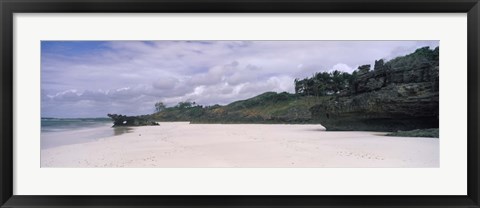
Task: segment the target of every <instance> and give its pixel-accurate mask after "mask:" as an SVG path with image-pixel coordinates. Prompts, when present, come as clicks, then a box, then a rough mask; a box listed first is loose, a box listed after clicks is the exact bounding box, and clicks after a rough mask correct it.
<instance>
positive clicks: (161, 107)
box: [155, 102, 167, 113]
mask: <svg viewBox="0 0 480 208" xmlns="http://www.w3.org/2000/svg"><path fill="white" fill-rule="evenodd" d="M166 108H167V106H165V104H163V102H157V103H155V112H157V113H158V112H160V111H163V110H165V109H166Z"/></svg>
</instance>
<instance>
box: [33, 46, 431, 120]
mask: <svg viewBox="0 0 480 208" xmlns="http://www.w3.org/2000/svg"><path fill="white" fill-rule="evenodd" d="M438 45H439V42H438V41H42V47H41V56H42V57H41V99H42V100H41V110H42V117H57V118H87V117H106V114H107V113H117V114H126V115H143V114H151V113H153V112H154V109H155V108H154V105H155V103H156V102H159V101H161V102H163V103H165V104H166V105H167V106H174V105H176V104H177V103H178V102H182V101H191V102H193V101H194V102H196V103H197V104H200V105H204V106H205V105H214V104H220V105H225V104H228V103H230V102H233V101H236V100H242V99H247V98H250V97H254V96H256V95H258V94H261V93H264V92H267V91H273V92H284V91H286V92H291V93H293V92H294V84H293V83H294V82H293V80H294V79H295V78H300V79H302V78H305V77H310V76H312V74H314V73H315V72H323V71H333V70H340V71H345V72H352V71H354V70H356V69H357V67H358V66H360V65H363V64H371V65H372V68H373V63H374V61H375V60H379V59H385V60H389V59H392V58H395V57H397V56H402V55H406V54H409V53H412V52H414V51H415V50H416V49H417V48H420V47H425V46H429V47H431V48H434V47H436V46H438Z"/></svg>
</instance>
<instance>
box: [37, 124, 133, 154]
mask: <svg viewBox="0 0 480 208" xmlns="http://www.w3.org/2000/svg"><path fill="white" fill-rule="evenodd" d="M112 126H113V121H112V120H111V119H110V118H42V119H41V134H40V135H41V136H40V141H41V142H40V146H41V149H47V148H51V147H57V146H62V145H69V144H78V143H85V142H92V141H95V140H98V139H100V138H105V137H110V136H115V135H120V134H123V133H128V132H130V131H131V129H130V128H112Z"/></svg>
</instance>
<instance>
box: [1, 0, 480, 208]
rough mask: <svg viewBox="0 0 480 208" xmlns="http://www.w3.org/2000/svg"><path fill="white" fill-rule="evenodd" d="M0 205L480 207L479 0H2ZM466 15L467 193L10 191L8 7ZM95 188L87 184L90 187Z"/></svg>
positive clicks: (10, 40) (85, 10)
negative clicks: (91, 193) (48, 193)
mask: <svg viewBox="0 0 480 208" xmlns="http://www.w3.org/2000/svg"><path fill="white" fill-rule="evenodd" d="M0 10H1V18H2V19H1V31H2V32H1V34H0V35H1V37H0V38H1V42H0V44H1V52H0V53H1V54H0V63H1V66H2V68H1V69H2V71H1V75H0V76H1V85H0V88H1V90H0V99H1V103H0V105H1V108H0V109H1V111H0V114H1V118H2V119H1V129H0V139H1V142H0V149H1V154H0V161H1V163H0V174H1V177H0V204H1V207H115V206H119V207H372V206H377V207H419V206H422V207H423V206H425V207H479V198H480V197H479V149H480V146H479V142H478V140H479V130H478V129H479V128H478V127H479V126H478V115H479V105H478V101H479V96H478V94H479V84H478V82H479V80H480V76H479V72H478V71H479V69H480V68H479V59H480V56H479V48H480V47H479V35H480V34H479V19H480V17H479V13H480V5H479V1H478V0H409V1H401V0H382V1H380V0H336V1H331V0H255V1H253V0H223V1H221V0H139V1H138V0H84V1H78V0H72V1H68V0H1V1H0ZM117 12H122V13H123V12H127V13H157V12H163V13H187V12H188V13H190V12H194V13H196V12H212V13H225V12H227V13H258V12H265V13H280V12H282V13H283V12H286V13H307V12H308V13H312V12H313V13H317V12H322V13H324V12H328V13H344V12H345V13H419V12H422V13H467V14H468V16H467V18H468V23H467V24H468V40H467V41H468V152H467V154H468V161H467V163H468V178H467V180H468V194H467V195H466V196H451V195H449V196H440V195H439V196H412V195H410V196H387V195H385V196H372V195H365V196H327V195H322V196H298V195H292V196H254V195H252V196H245V195H242V196H231V195H225V196H178V195H175V196H173V195H172V196H169V195H162V196H88V195H82V196H25V195H13V194H12V193H13V179H14V175H13V149H12V144H13V138H14V137H13V120H14V119H15V118H14V117H13V113H12V112H13V109H14V108H15V106H14V103H13V39H14V37H13V14H14V13H117ZM94 188H95V187H92V189H94Z"/></svg>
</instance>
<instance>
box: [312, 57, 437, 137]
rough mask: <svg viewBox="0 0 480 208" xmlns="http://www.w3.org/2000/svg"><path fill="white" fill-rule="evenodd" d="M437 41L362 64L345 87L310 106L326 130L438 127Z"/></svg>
mask: <svg viewBox="0 0 480 208" xmlns="http://www.w3.org/2000/svg"><path fill="white" fill-rule="evenodd" d="M438 53H439V49H438V47H437V48H435V49H434V50H431V49H429V48H428V47H425V48H420V49H417V50H416V51H415V52H414V53H412V54H409V55H407V56H403V57H398V58H395V59H393V60H391V61H388V62H386V63H384V61H383V60H378V61H375V65H374V69H373V70H370V65H363V66H360V67H359V69H358V73H357V75H356V77H355V79H354V81H353V86H352V88H351V89H350V90H349V92H346V93H341V94H339V95H337V96H334V97H332V98H330V99H328V100H325V101H322V102H320V103H318V104H317V105H315V106H313V107H312V108H310V111H311V113H312V119H314V120H315V121H316V122H319V123H321V124H322V125H323V126H325V127H326V128H327V130H367V131H368V130H371V131H397V130H412V129H421V128H438V125H439V123H438V121H439V61H438V57H439V56H438Z"/></svg>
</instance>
